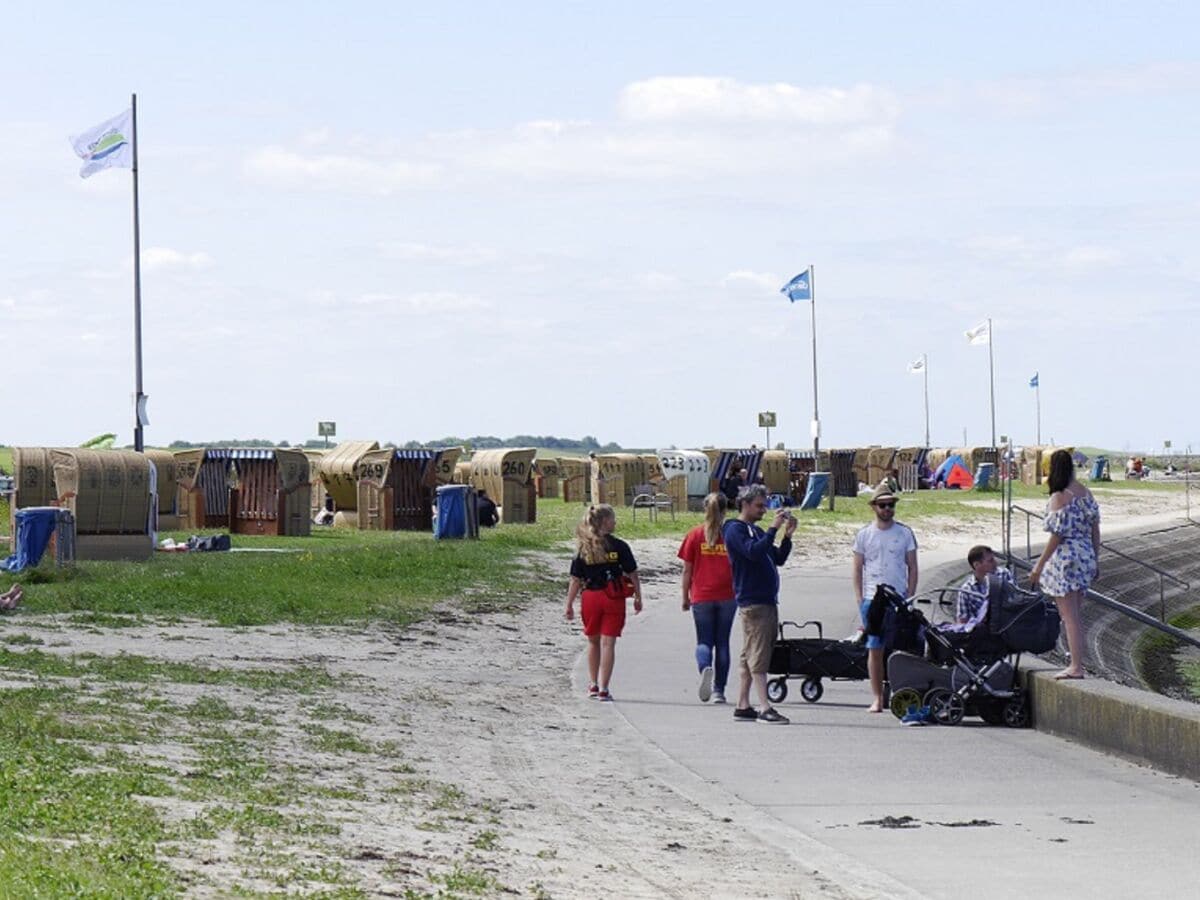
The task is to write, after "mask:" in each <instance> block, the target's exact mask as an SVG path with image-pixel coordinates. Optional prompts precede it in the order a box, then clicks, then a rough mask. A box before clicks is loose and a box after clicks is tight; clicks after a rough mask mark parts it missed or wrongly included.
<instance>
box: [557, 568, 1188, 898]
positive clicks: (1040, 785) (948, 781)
mask: <svg viewBox="0 0 1200 900" xmlns="http://www.w3.org/2000/svg"><path fill="white" fill-rule="evenodd" d="M958 556H959V554H955V557H958ZM946 562H949V559H947V558H945V557H943V558H942V559H940V560H939V559H936V558H923V559H922V565H923V570H924V571H931V570H932V569H933V568H935V567H936V566H937V565H938V564H939V563H943V564H944V563H946ZM834 563H836V564H834ZM783 576H784V578H783V590H782V603H781V618H783V619H794V620H797V621H804V620H806V619H819V620H822V621H823V622H824V625H825V634H826V636H827V637H844V636H846V635H847V634H849V633H850V632H851V630H852V629H853V628H854V626H855V625H856V624H857V619H856V616H855V614H854V610H853V606H852V602H851V597H850V587H849V559H848V555H847V559H846V560H837V561H831V563H830V565H829V567H827V568H825V569H823V570H816V569H813V568H812V567H796V568H787V569H785V570H784V572H783ZM924 586H926V579H923V587H924ZM647 597H648V599H649V601H650V602H649V603H648V604H647V611H646V612H645V613H644V614H643V615H641V616H637V617H634V616H632V615H631V616H630V617H629V622H628V625H627V627H626V632H625V637H624V638H622V640H621V641H620V644H619V647H618V659H617V671H616V677H615V679H614V684H613V692H614V695H615V696H616V698H617V700H616V703H614V704H613V707H612V708H613V709H614V711H615V712H616V713H617V714H618V715H619V717H620V718H621V719H623V720H624V722H623V723H622V724H621V727H625V723H627V726H628V727H629V728H632V729H633V730H634V731H635V732H636V734H637V735H638V736H640V739H641V740H644V741H645V742H646V745H647V747H648V750H649V751H650V752H653V753H655V754H657V755H656V757H655V758H657V759H658V760H659V763H658V764H655V765H654V767H653V768H654V774H655V775H656V776H657V777H659V778H662V779H663V780H665V781H667V782H668V783H670V784H671V786H672V787H674V788H676V789H677V790H679V791H681V792H683V793H684V794H685V795H686V796H688V797H690V798H691V799H692V800H694V801H695V802H697V803H699V804H701V805H702V806H704V807H706V808H708V809H710V810H711V812H712V814H713V815H714V816H715V817H728V818H730V819H732V821H734V822H735V823H738V825H740V826H742V827H745V828H748V829H750V830H752V831H754V832H755V833H756V834H757V835H758V836H759V837H761V839H762V840H763V842H764V853H763V857H762V858H763V864H764V865H769V864H770V860H771V859H772V857H773V856H775V855H776V854H780V853H786V854H790V855H792V856H793V857H794V858H795V859H797V860H800V861H802V862H803V863H804V864H805V866H807V867H809V868H810V869H811V870H815V871H816V872H818V873H820V875H821V876H823V877H825V878H828V879H829V880H830V881H832V882H833V883H834V884H836V885H838V886H839V887H841V888H842V890H844V891H845V892H846V893H849V894H850V895H852V896H862V897H881V898H883V897H887V898H892V897H932V898H964V897H965V898H970V900H987V898H1002V897H1003V898H1008V897H1013V896H1019V897H1056V898H1059V897H1061V898H1073V897H1088V898H1110V897H1111V898H1133V897H1163V898H1168V897H1196V896H1200V887H1198V885H1200V784H1197V783H1195V782H1192V781H1189V780H1185V779H1181V778H1177V777H1173V776H1168V775H1162V774H1160V773H1157V772H1154V771H1151V770H1149V769H1145V768H1141V767H1138V766H1135V765H1133V764H1130V763H1127V762H1125V761H1123V760H1120V759H1117V758H1114V757H1110V756H1106V755H1104V754H1101V753H1097V752H1095V751H1092V750H1089V749H1087V748H1085V747H1082V746H1080V745H1077V744H1073V743H1070V742H1068V741H1064V740H1062V739H1059V738H1054V737H1050V736H1048V735H1043V734H1039V733H1038V732H1036V731H1034V730H1032V729H1022V730H1013V729H1008V728H1005V727H1003V726H987V725H984V724H983V723H982V722H981V721H980V720H978V719H975V718H968V719H966V720H964V722H963V723H962V724H961V725H959V726H957V727H952V728H948V727H937V726H928V727H902V726H901V725H900V724H899V722H898V721H897V720H896V719H895V718H894V717H893V716H892V715H891V714H890V713H886V712H885V713H883V714H881V715H872V714H869V713H867V711H866V705H867V702H868V699H869V689H868V687H867V686H866V684H865V682H832V683H831V682H826V683H825V685H824V686H825V693H824V696H823V697H822V698H821V700H820V701H819V702H817V703H811V704H810V703H806V702H804V701H803V700H802V699H801V698H800V696H799V693H800V691H799V688H800V684H799V681H798V680H795V681H790V682H789V694H788V698H787V700H785V701H784V702H783V703H781V704H779V705H778V709H779V710H780V711H781V712H783V713H784V714H785V715H787V716H788V717H790V718H791V720H792V721H791V724H790V725H788V726H773V725H764V724H758V723H739V722H735V721H734V720H733V718H732V711H733V705H732V704H733V701H734V699H735V698H736V692H737V688H736V668H735V674H734V675H731V678H730V684H729V687H728V691H727V692H728V695H729V700H730V705H728V706H712V705H705V704H701V703H700V702H699V701H698V699H697V697H696V684H697V677H696V671H695V664H694V662H693V647H694V632H693V630H692V625H691V616H690V614H689V613H684V612H682V611H681V610H680V607H679V599H678V597H679V591H678V586H677V584H672V583H670V582H669V581H659V582H657V583H652V584H651V585H650V586H649V589H648V591H647ZM739 632H740V622H735V625H734V658H735V667H736V656H737V651H738V646H739V644H740V640H739ZM574 680H575V682H576V685H577V686H580V687H581V686H582V685H583V684H584V683H585V680H586V676H585V672H584V669H583V661H582V658H581V659H580V662H579V664H578V665H577V667H576V670H575V673H574ZM1080 689H1081V690H1086V689H1087V685H1086V682H1085V683H1082V684H1081V685H1080ZM1197 752H1200V750H1198V751H1197ZM896 826H902V827H896Z"/></svg>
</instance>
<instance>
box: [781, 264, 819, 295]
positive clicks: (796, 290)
mask: <svg viewBox="0 0 1200 900" xmlns="http://www.w3.org/2000/svg"><path fill="white" fill-rule="evenodd" d="M779 293H781V294H784V295H786V296H787V298H788V299H789V300H791V301H792V302H793V303H795V302H796V301H797V300H811V299H812V283H811V282H810V281H809V280H808V270H807V269H805V270H804V271H803V272H801V273H800V274H799V275H797V276H796V277H795V278H793V279H792V280H791V281H789V282H788V283H787V284H785V285H784V286H783V287H781V288H780V289H779Z"/></svg>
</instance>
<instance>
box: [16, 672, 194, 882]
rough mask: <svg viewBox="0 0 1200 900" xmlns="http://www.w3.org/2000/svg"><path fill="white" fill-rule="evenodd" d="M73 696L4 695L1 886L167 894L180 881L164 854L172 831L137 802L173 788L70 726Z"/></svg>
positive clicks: (43, 692)
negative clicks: (100, 752) (100, 750)
mask: <svg viewBox="0 0 1200 900" xmlns="http://www.w3.org/2000/svg"><path fill="white" fill-rule="evenodd" d="M69 706H70V692H69V691H65V690H61V689H56V688H28V689H20V690H9V691H3V692H0V796H2V797H3V798H4V799H3V802H2V803H0V834H3V835H4V840H3V841H0V885H2V886H3V889H2V890H3V895H4V896H7V897H170V896H176V895H177V894H178V892H179V884H178V882H177V880H176V878H175V876H174V875H173V874H172V872H171V871H170V869H168V868H167V867H166V865H164V864H163V863H162V862H161V861H160V860H159V859H158V858H157V855H156V852H155V848H156V845H157V844H158V843H159V842H160V841H163V840H165V839H166V838H167V836H168V833H167V830H166V829H165V828H164V826H163V824H162V823H161V822H160V820H159V819H158V817H157V815H156V814H155V812H154V811H153V809H151V807H150V806H149V805H148V804H146V803H145V802H142V801H141V800H140V799H139V798H140V797H146V796H158V795H162V794H164V793H167V792H168V789H167V787H166V786H165V784H164V783H163V782H162V781H161V780H159V779H158V778H156V777H154V776H152V775H150V774H148V773H146V772H145V771H143V770H141V769H139V767H138V766H137V765H135V764H133V762H132V761H131V760H129V758H127V757H125V756H124V755H123V754H120V753H117V752H116V751H111V750H110V751H109V753H108V754H106V756H105V757H104V758H103V759H97V758H95V757H94V756H93V754H92V753H91V752H90V751H89V750H88V749H86V747H85V746H84V743H85V742H86V741H88V739H89V738H90V737H92V735H91V734H90V729H89V728H88V727H87V726H82V727H81V726H77V725H74V724H72V723H71V722H69V721H66V720H65V719H64V718H63V716H62V711H63V710H64V709H65V708H69Z"/></svg>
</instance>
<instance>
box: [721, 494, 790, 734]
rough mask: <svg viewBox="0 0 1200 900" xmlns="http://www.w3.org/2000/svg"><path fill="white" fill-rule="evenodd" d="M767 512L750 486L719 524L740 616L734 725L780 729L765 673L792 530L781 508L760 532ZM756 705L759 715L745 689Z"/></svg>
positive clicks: (763, 499) (763, 501)
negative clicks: (735, 509)
mask: <svg viewBox="0 0 1200 900" xmlns="http://www.w3.org/2000/svg"><path fill="white" fill-rule="evenodd" d="M766 512H767V489H766V488H765V487H764V486H763V485H761V484H750V485H747V486H746V487H744V488H742V490H741V491H740V492H739V493H738V517H737V518H736V519H730V520H729V521H728V522H726V523H725V528H724V530H723V532H722V533H723V535H724V538H725V550H726V552H727V553H728V555H729V562H730V564H731V565H732V566H733V593H734V596H735V597H736V598H737V605H738V611H739V612H740V613H741V617H742V656H741V659H740V663H741V672H742V684H741V689H740V690H739V691H738V701H737V708H736V709H734V711H733V718H734V721H737V722H754V721H758V722H766V723H769V724H774V725H786V724H787V723H788V720H787V718H786V717H784V716H781V715H780V714H779V713H778V712H776V711H775V710H774V709H773V708H772V707H771V704H770V703H769V702H768V700H767V669H768V667H769V666H770V665H771V648H772V647H774V645H775V636H776V634H777V633H778V631H779V572H777V571H776V569H778V567H779V566H782V565H783V564H784V562H785V561H786V560H787V558H788V554H789V553H791V552H792V532H793V531H795V530H796V519H795V517H794V516H793V515H792V514H791V513H789V512H788V511H787V510H785V509H781V510H779V511H778V512H777V513H775V520H774V521H773V522H772V523H771V527H770V528H768V529H767V530H766V531H763V530H762V529H761V528H759V527H758V525H756V524H755V523H756V522H759V521H761V520H762V518H763V516H764V515H766ZM780 528H782V529H783V541H782V542H781V543H780V544H779V546H778V547H776V546H775V537H776V535H777V534H778V533H779V530H780ZM752 684H753V685H754V689H755V692H756V693H757V695H758V699H759V701H760V702H761V704H762V709H761V711H757V710H755V709H754V707H752V706H751V705H750V686H751V685H752Z"/></svg>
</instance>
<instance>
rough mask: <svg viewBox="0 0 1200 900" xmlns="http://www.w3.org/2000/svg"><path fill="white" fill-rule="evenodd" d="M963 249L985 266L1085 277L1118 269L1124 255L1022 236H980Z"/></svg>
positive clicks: (964, 244) (1110, 250) (1085, 246)
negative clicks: (1092, 273) (1102, 270)
mask: <svg viewBox="0 0 1200 900" xmlns="http://www.w3.org/2000/svg"><path fill="white" fill-rule="evenodd" d="M963 247H964V249H965V250H966V251H967V252H968V253H969V254H971V255H972V256H975V257H977V258H979V259H981V260H984V261H986V262H988V263H992V264H999V265H1002V266H1006V267H1011V268H1018V269H1023V270H1026V271H1029V270H1038V271H1042V272H1048V271H1055V270H1058V271H1065V272H1068V273H1076V272H1080V273H1087V272H1089V271H1093V270H1095V269H1101V268H1110V267H1112V266H1116V265H1120V264H1121V262H1122V261H1123V260H1124V255H1123V254H1122V253H1121V252H1120V251H1119V250H1114V249H1112V248H1111V247H1100V246H1095V245H1087V244H1083V245H1076V246H1069V247H1062V246H1056V245H1055V243H1054V242H1052V241H1046V240H1034V239H1032V238H1028V237H1025V236H1024V235H1013V234H1008V235H980V236H977V237H973V238H969V239H968V240H966V241H964V242H963Z"/></svg>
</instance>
